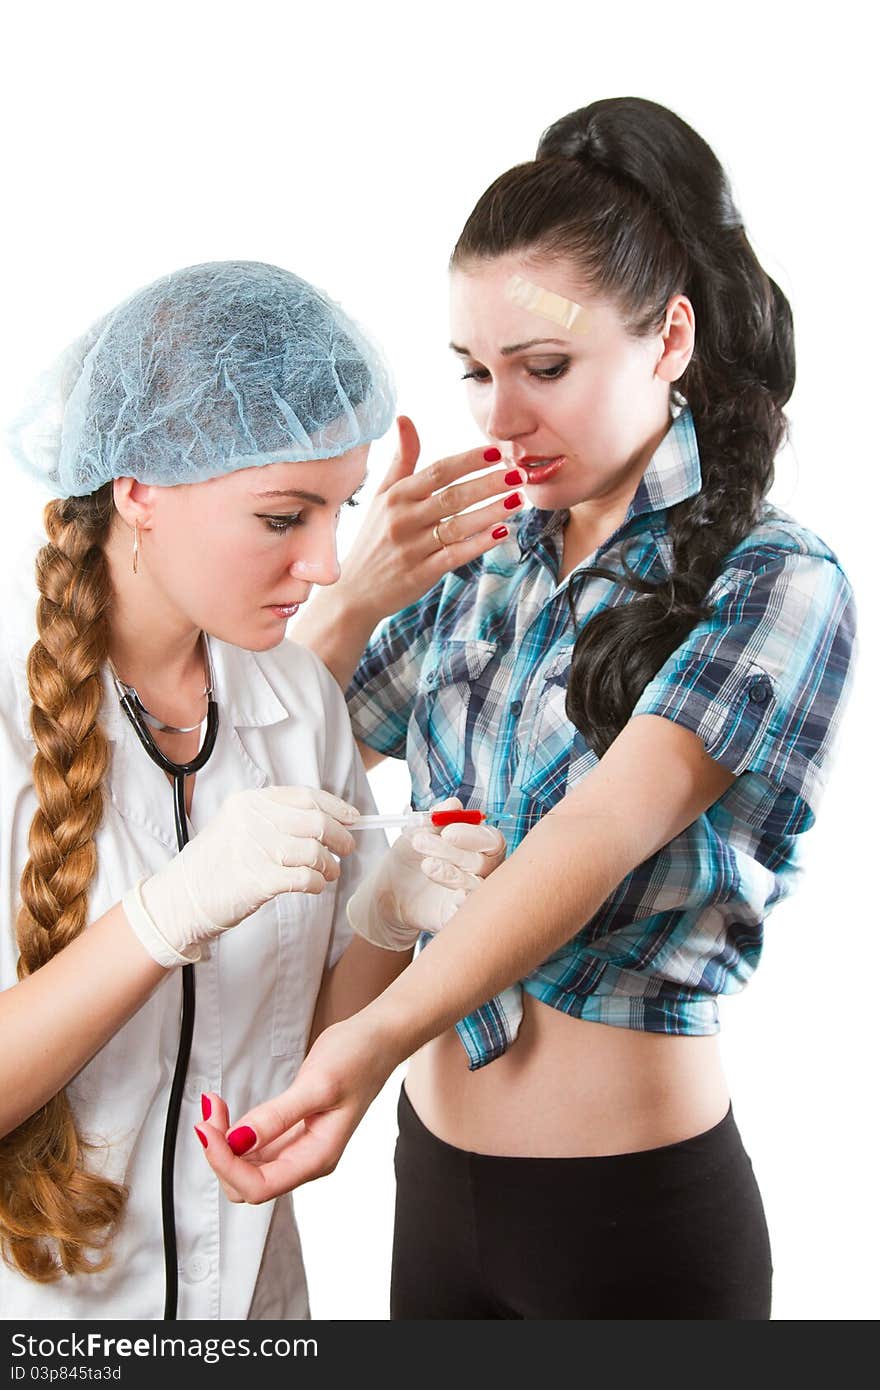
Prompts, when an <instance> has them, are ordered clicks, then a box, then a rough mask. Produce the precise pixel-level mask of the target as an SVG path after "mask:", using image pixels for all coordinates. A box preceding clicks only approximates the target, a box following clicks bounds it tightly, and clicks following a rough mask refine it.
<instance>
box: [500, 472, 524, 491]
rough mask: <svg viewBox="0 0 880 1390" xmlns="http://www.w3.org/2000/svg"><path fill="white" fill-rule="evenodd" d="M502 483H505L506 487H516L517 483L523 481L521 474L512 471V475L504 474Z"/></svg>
mask: <svg viewBox="0 0 880 1390" xmlns="http://www.w3.org/2000/svg"><path fill="white" fill-rule="evenodd" d="M504 481H505V482H506V484H507V486H508V487H516V485H517V483H521V482H523V481H524V479H523V475H522V473H520V472H518V470H517V469H514V470H513V472H512V473H505V475H504Z"/></svg>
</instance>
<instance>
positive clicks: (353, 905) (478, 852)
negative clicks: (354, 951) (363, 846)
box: [346, 798, 507, 951]
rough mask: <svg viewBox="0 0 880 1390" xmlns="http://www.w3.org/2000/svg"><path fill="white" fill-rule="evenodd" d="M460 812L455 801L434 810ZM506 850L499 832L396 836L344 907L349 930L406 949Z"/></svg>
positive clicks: (455, 828) (441, 920) (446, 915)
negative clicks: (453, 808) (350, 928)
mask: <svg viewBox="0 0 880 1390" xmlns="http://www.w3.org/2000/svg"><path fill="white" fill-rule="evenodd" d="M453 806H454V807H456V808H458V809H460V808H461V802H460V801H458V800H457V799H455V798H453V799H451V800H448V801H442V802H440V803H438V806H435V807H432V808H431V809H432V810H437V809H443V810H446V809H448V808H451V807H453ZM506 851H507V842H506V841H505V839H504V836H503V835H502V834H501V831H500V830H496V829H495V828H494V827H493V826H488V825H447V826H445V827H444V828H443V830H441V831H435V830H427V829H419V830H416V831H410V832H409V833H404V834H401V835H399V836H398V838H397V839H396V840H395V841H394V844H393V845H392V846H391V848H390V850H389V851H388V853H387V854H386V855H385V857H384V859H381V860H380V861H379V863H378V864H377V866H376V868H375V869H374V870H373V871H372V873H370V874H368V875H367V877H366V878H365V879H363V880H362V881H361V882H360V883H359V884H358V887H357V890H356V892H355V893H353V894H352V896H351V897H350V898H349V900H348V903H347V905H346V912H347V914H348V920H349V922H350V924H351V927H352V930H353V931H356V932H357V933H358V935H359V936H363V937H365V938H366V940H367V941H371V942H372V943H373V945H374V946H382V947H384V948H385V950H388V951H408V950H409V949H410V947H411V946H413V945H415V943H416V941H417V940H418V938H419V934H420V933H421V932H423V931H426V932H431V933H432V934H433V933H435V932H438V931H440V929H441V927H444V926H445V925H446V923H447V922H448V921H449V919H450V918H451V917H453V916H454V915H455V913H456V912H457V911H458V909H459V908H460V907H461V904H462V903H463V902H464V900H465V898H466V897H467V896H468V894H470V893H472V892H473V891H474V889H475V888H477V887H478V886H479V884H480V883H481V882H482V880H483V879H484V878H486V877H487V875H489V874H490V873H491V872H492V870H493V869H496V868H497V867H498V865H499V864H500V863H501V861H502V860H503V858H504V855H505V853H506Z"/></svg>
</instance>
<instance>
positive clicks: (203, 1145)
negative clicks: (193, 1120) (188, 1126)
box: [193, 1125, 208, 1149]
mask: <svg viewBox="0 0 880 1390" xmlns="http://www.w3.org/2000/svg"><path fill="white" fill-rule="evenodd" d="M193 1129H194V1130H195V1132H196V1134H197V1135H198V1136H199V1139H200V1140H201V1141H202V1148H203V1149H206V1148H207V1147H208V1141H207V1139H206V1138H205V1136H204V1134H203V1133H202V1131H201V1130H200V1129H199V1127H198V1125H193Z"/></svg>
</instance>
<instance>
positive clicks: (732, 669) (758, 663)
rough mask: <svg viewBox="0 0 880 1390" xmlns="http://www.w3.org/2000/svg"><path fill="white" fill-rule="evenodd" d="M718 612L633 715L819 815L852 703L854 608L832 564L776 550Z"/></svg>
mask: <svg viewBox="0 0 880 1390" xmlns="http://www.w3.org/2000/svg"><path fill="white" fill-rule="evenodd" d="M712 595H713V597H712V598H711V599H710V603H711V611H710V615H709V616H708V617H707V618H706V619H705V621H703V622H701V623H699V624H698V625H697V626H696V627H695V628H693V630H692V631H691V632H690V633H689V634H688V637H687V639H686V640H685V641H684V642H683V643H682V645H681V646H680V647H679V648H678V649H677V650H676V651H674V652H673V653H672V655H671V656H670V657H669V659H668V660H667V661H666V663H665V664H664V665H663V667H662V668H661V669H660V670H659V671H658V672H657V675H656V676H655V677H654V679H653V680H652V681H650V682H649V684H648V685H647V686H646V688H645V690H644V691H643V693H642V696H641V698H640V699H639V701H638V703H637V704H636V707H635V709H634V710H633V715H634V716H635V715H638V714H655V715H660V716H662V717H663V718H664V719H671V720H672V721H674V722H675V723H677V724H681V725H683V727H685V728H687V729H690V730H691V731H692V732H693V733H695V734H696V735H697V736H698V737H699V738H700V739H702V741H703V743H704V744H705V746H706V751H707V753H708V754H709V756H710V757H712V758H714V759H715V760H716V762H719V763H721V765H722V766H723V767H726V768H728V770H729V771H730V772H732V773H734V774H736V775H737V776H739V775H740V774H741V773H744V772H754V773H759V774H761V775H762V776H764V777H766V778H767V780H768V781H769V782H770V783H771V784H773V785H774V786H776V787H777V788H780V789H783V790H786V791H788V792H790V793H792V794H793V795H794V796H796V797H798V798H800V799H801V800H802V801H803V802H804V803H806V806H807V808H808V810H809V811H811V812H814V811H815V808H816V805H817V803H818V801H819V799H820V797H821V792H822V788H823V785H824V780H825V773H826V769H827V763H828V759H829V754H830V751H831V749H832V747H833V744H834V741H835V737H836V734H837V730H838V726H839V723H840V719H841V716H842V713H843V709H844V706H845V702H846V697H847V694H848V689H849V683H850V676H851V668H852V658H853V647H854V641H855V605H854V601H853V595H852V590H851V588H850V585H849V581H848V580H847V578H846V575H845V574H844V573H843V571H842V570H841V568H840V566H839V565H838V564H837V563H836V561H835V560H834V559H833V558H828V557H826V556H816V555H811V554H804V553H802V552H796V551H795V552H793V551H782V550H780V551H779V552H777V553H776V554H775V555H774V557H773V559H772V560H770V561H769V562H768V560H767V549H766V547H765V548H763V549H762V550H761V551H758V552H756V553H755V554H754V555H753V556H752V557H748V556H746V557H741V558H739V559H738V561H737V565H736V568H735V569H734V570H733V571H732V572H731V573H730V574H725V575H722V576H721V578H720V579H719V580H718V581H717V582H716V584H715V585H714V586H713V590H712Z"/></svg>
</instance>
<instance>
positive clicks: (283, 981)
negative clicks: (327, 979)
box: [263, 885, 336, 1057]
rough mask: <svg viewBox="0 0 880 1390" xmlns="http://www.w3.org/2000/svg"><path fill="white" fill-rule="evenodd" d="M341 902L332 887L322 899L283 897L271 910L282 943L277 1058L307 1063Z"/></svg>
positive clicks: (275, 1008)
mask: <svg viewBox="0 0 880 1390" xmlns="http://www.w3.org/2000/svg"><path fill="white" fill-rule="evenodd" d="M335 901H336V889H335V886H331V885H328V886H327V888H325V889H324V890H323V892H321V893H319V894H312V893H283V894H281V895H280V896H279V897H277V898H275V900H274V901H273V902H272V903H271V904H270V905H269V906H270V907H271V908H272V909H273V910H274V913H275V918H276V942H277V957H276V971H275V981H274V989H273V994H274V1000H273V1005H272V1036H271V1043H270V1046H271V1053H272V1056H273V1057H301V1056H302V1054H303V1053H304V1052H305V1049H306V1045H307V1043H308V1039H309V1031H310V1029H311V1026H312V1015H313V1014H314V1011H315V1002H316V1000H317V998H318V991H319V989H320V988H321V981H322V980H323V977H324V965H325V963H326V960H327V951H328V948H329V945H330V931H331V927H332V923H333V907H334V904H335ZM266 910H267V909H266V908H264V909H263V911H264V912H265V911H266Z"/></svg>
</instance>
